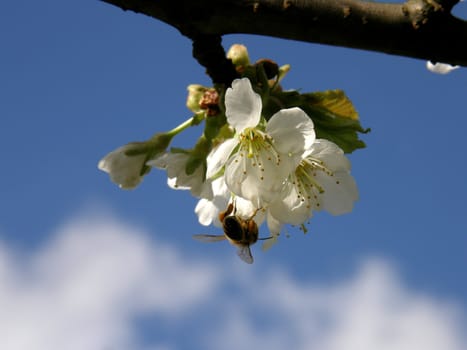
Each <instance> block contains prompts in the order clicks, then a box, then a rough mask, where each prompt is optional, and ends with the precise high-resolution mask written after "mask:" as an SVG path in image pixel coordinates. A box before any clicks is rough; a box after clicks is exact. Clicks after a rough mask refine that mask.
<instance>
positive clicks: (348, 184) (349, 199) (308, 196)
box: [268, 139, 358, 225]
mask: <svg viewBox="0 0 467 350" xmlns="http://www.w3.org/2000/svg"><path fill="white" fill-rule="evenodd" d="M357 199H358V190H357V186H356V184H355V181H354V179H353V177H352V176H351V175H350V162H349V160H348V159H347V157H345V155H344V152H343V151H342V150H341V149H340V148H339V147H338V146H337V145H336V144H334V143H332V142H331V141H328V140H325V139H317V140H316V141H315V143H314V144H313V146H312V148H311V151H310V153H309V154H307V155H306V157H305V158H304V159H303V160H302V161H301V162H300V164H299V165H298V167H297V169H296V170H295V172H294V173H292V174H290V176H289V178H288V180H287V182H286V183H285V185H284V187H283V189H282V192H281V194H280V196H279V197H278V199H277V200H276V201H274V202H272V203H271V204H270V205H269V207H268V210H269V213H270V214H271V216H272V217H273V218H274V219H276V220H277V221H279V222H280V223H282V224H284V223H287V224H292V225H301V224H303V223H304V222H306V220H308V219H309V218H310V217H311V216H312V213H313V211H314V210H317V211H318V210H326V211H328V212H329V213H331V214H333V215H340V214H344V213H347V212H350V211H351V210H352V208H353V203H354V201H356V200H357ZM276 225H277V223H276Z"/></svg>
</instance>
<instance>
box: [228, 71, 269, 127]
mask: <svg viewBox="0 0 467 350" xmlns="http://www.w3.org/2000/svg"><path fill="white" fill-rule="evenodd" d="M261 108H262V103H261V96H260V95H258V94H257V93H256V92H254V91H253V88H252V87H251V83H250V80H248V79H247V78H243V79H236V80H234V81H233V82H232V87H231V88H228V89H227V91H226V93H225V115H226V116H227V122H228V123H229V124H230V125H232V126H233V127H234V128H235V130H236V131H237V133H240V132H242V131H243V130H244V129H245V128H249V127H255V126H256V125H258V123H259V120H260V117H261Z"/></svg>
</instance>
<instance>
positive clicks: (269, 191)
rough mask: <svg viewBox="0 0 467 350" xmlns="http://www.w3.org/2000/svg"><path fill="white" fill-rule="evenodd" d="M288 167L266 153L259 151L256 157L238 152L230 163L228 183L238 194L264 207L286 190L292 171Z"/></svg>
mask: <svg viewBox="0 0 467 350" xmlns="http://www.w3.org/2000/svg"><path fill="white" fill-rule="evenodd" d="M285 164H286V162H282V161H281V162H280V163H277V161H276V160H275V159H273V158H271V157H270V153H268V152H267V151H265V150H259V152H258V153H256V154H255V156H254V157H253V158H249V157H248V156H247V155H245V154H243V153H241V152H238V153H235V154H234V155H233V156H232V157H231V158H230V159H229V160H228V162H227V164H226V167H225V173H224V177H225V182H226V183H227V186H228V187H229V189H230V190H231V191H232V192H233V193H234V194H235V195H237V196H240V197H243V198H245V199H247V200H249V201H251V202H253V205H255V206H256V207H257V208H260V207H262V206H263V204H264V202H269V201H271V200H272V199H273V198H274V197H275V196H276V195H277V194H278V193H279V191H280V189H281V188H282V184H283V181H284V180H285V178H286V177H287V176H288V174H289V172H290V168H289V167H287V166H285ZM260 165H261V166H260Z"/></svg>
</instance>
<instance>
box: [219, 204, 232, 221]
mask: <svg viewBox="0 0 467 350" xmlns="http://www.w3.org/2000/svg"><path fill="white" fill-rule="evenodd" d="M234 208H235V206H234V205H233V203H229V206H228V207H227V209H226V210H225V211H222V212H220V213H219V221H220V222H224V219H225V217H226V216H229V215H230V214H231V213H232V211H234Z"/></svg>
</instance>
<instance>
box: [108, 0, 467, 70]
mask: <svg viewBox="0 0 467 350" xmlns="http://www.w3.org/2000/svg"><path fill="white" fill-rule="evenodd" d="M102 1H104V2H107V3H110V4H113V5H116V6H118V7H120V8H122V9H123V10H131V11H134V12H138V13H143V14H145V15H148V16H151V17H154V18H156V19H159V20H161V21H163V22H165V23H167V24H169V25H171V26H173V27H175V28H177V29H178V30H179V31H180V32H181V33H182V34H183V35H185V36H187V37H190V38H192V39H193V40H194V41H196V39H197V38H206V37H209V38H216V37H221V36H222V35H224V34H233V33H244V34H259V35H265V36H271V37H277V38H285V39H293V40H299V41H304V42H311V43H319V44H327V45H335V46H342V47H348V48H357V49H363V50H370V51H378V52H384V53H387V54H392V55H399V56H407V57H412V58H419V59H423V60H431V61H432V62H443V63H449V64H452V65H461V66H467V22H466V21H463V20H461V19H458V18H456V17H454V16H452V14H451V10H452V7H453V6H454V5H455V4H456V3H457V2H458V1H459V0H408V1H407V2H405V3H403V4H389V3H376V2H367V1H360V0H196V1H195V0H102ZM219 45H220V44H219Z"/></svg>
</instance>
